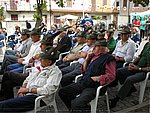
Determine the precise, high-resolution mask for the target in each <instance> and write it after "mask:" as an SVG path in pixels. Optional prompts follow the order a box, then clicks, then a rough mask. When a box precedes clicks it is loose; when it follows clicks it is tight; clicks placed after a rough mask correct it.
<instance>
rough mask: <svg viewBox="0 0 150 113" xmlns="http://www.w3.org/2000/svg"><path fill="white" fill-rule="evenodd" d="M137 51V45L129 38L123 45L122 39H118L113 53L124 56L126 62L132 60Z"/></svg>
mask: <svg viewBox="0 0 150 113" xmlns="http://www.w3.org/2000/svg"><path fill="white" fill-rule="evenodd" d="M135 51H136V46H135V43H134V42H133V41H132V40H131V39H128V40H127V42H126V43H125V44H124V45H122V40H120V41H118V43H117V45H116V48H115V50H114V52H113V53H112V54H114V55H116V56H118V57H121V58H124V60H125V62H130V61H132V59H133V56H134V53H135Z"/></svg>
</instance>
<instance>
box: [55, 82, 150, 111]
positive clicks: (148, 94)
mask: <svg viewBox="0 0 150 113" xmlns="http://www.w3.org/2000/svg"><path fill="white" fill-rule="evenodd" d="M136 88H137V89H138V91H137V92H135V93H133V94H132V96H130V97H127V98H125V99H124V100H120V101H119V102H118V103H117V106H116V107H115V108H113V109H111V113H113V112H114V113H137V112H138V113H149V112H150V90H149V89H150V81H148V83H147V87H146V90H145V95H144V101H143V103H145V104H143V103H142V104H138V100H139V84H136ZM117 89H118V88H117V87H113V88H109V89H108V94H109V98H113V97H114V96H115V94H116V93H117ZM104 100H105V97H102V98H99V102H98V110H97V113H107V108H106V104H105V103H104ZM56 101H57V103H58V109H59V113H67V108H66V107H65V105H64V104H63V103H62V101H61V100H60V98H59V97H58V96H57V100H56ZM134 106H135V107H134ZM129 108H132V109H129ZM126 109H128V110H126ZM64 111H66V112H64Z"/></svg>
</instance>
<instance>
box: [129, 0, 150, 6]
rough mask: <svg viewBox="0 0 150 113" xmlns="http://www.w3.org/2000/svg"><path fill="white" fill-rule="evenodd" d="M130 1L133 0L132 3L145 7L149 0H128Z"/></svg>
mask: <svg viewBox="0 0 150 113" xmlns="http://www.w3.org/2000/svg"><path fill="white" fill-rule="evenodd" d="M130 1H133V3H136V4H141V5H142V6H143V7H146V6H148V4H149V0H130Z"/></svg>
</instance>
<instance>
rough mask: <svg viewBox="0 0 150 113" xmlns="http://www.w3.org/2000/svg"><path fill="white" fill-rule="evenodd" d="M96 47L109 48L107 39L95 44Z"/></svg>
mask: <svg viewBox="0 0 150 113" xmlns="http://www.w3.org/2000/svg"><path fill="white" fill-rule="evenodd" d="M95 46H104V47H107V42H106V39H105V38H101V39H99V40H97V41H96V42H95Z"/></svg>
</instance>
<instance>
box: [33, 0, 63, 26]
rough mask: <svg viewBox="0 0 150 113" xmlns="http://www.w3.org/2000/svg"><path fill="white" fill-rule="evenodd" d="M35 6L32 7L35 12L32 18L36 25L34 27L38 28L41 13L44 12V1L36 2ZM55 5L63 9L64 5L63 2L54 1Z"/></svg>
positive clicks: (38, 0)
mask: <svg viewBox="0 0 150 113" xmlns="http://www.w3.org/2000/svg"><path fill="white" fill-rule="evenodd" d="M36 2H37V4H35V5H34V9H35V10H36V12H35V13H34V15H33V17H34V18H35V19H36V24H35V27H39V26H40V24H41V22H42V20H43V19H42V14H43V11H45V10H46V7H47V5H46V3H47V2H46V0H36ZM55 2H56V4H57V5H58V6H59V7H64V3H63V0H55Z"/></svg>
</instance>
